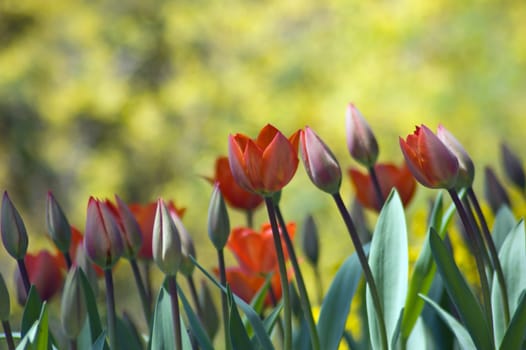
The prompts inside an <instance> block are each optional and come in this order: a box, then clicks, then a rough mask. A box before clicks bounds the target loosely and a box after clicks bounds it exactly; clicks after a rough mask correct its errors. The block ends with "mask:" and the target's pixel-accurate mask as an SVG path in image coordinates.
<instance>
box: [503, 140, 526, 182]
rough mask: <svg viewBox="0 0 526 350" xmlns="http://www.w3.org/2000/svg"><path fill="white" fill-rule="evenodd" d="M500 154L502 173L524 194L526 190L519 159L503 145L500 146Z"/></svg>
mask: <svg viewBox="0 0 526 350" xmlns="http://www.w3.org/2000/svg"><path fill="white" fill-rule="evenodd" d="M500 153H501V155H502V164H503V166H504V173H505V174H506V176H507V177H508V179H509V180H510V181H511V183H512V184H514V185H515V186H517V188H518V189H520V190H521V191H523V192H524V190H525V189H526V175H525V174H524V168H523V167H522V162H521V160H520V158H519V157H518V156H517V154H515V153H513V152H512V150H511V149H510V148H509V147H508V146H507V145H506V144H505V143H502V144H501V145H500Z"/></svg>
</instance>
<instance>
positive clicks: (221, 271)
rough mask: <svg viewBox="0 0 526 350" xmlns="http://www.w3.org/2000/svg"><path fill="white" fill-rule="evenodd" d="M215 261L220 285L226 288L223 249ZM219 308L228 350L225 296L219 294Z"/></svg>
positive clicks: (228, 333)
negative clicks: (217, 265) (220, 307)
mask: <svg viewBox="0 0 526 350" xmlns="http://www.w3.org/2000/svg"><path fill="white" fill-rule="evenodd" d="M217 259H218V261H219V278H220V280H221V284H222V285H223V287H225V288H226V268H225V255H224V254H223V249H218V250H217ZM221 306H222V309H223V331H224V334H225V349H227V350H230V349H231V348H232V343H231V342H230V332H229V331H228V324H229V322H228V302H227V300H226V294H225V293H221Z"/></svg>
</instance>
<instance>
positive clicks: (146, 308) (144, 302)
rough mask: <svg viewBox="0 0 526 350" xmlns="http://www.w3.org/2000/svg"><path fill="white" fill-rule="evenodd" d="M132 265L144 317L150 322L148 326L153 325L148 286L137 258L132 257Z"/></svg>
mask: <svg viewBox="0 0 526 350" xmlns="http://www.w3.org/2000/svg"><path fill="white" fill-rule="evenodd" d="M129 261H130V266H131V268H132V272H133V278H134V279H135V284H136V285H137V289H138V291H139V297H140V299H141V306H142V312H143V313H144V319H145V320H146V323H147V324H148V328H150V327H151V326H152V322H151V321H152V319H151V308H150V303H149V298H148V293H147V292H146V287H145V285H144V281H143V279H142V277H141V272H140V271H139V265H137V260H136V259H135V258H133V259H130V260H129Z"/></svg>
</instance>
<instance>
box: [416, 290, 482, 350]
mask: <svg viewBox="0 0 526 350" xmlns="http://www.w3.org/2000/svg"><path fill="white" fill-rule="evenodd" d="M420 297H421V298H422V299H424V300H425V301H426V302H427V303H428V304H429V305H431V307H432V308H433V309H435V311H436V312H437V313H438V315H439V316H440V318H441V319H442V320H443V321H444V323H445V324H446V325H447V326H448V327H449V329H451V331H452V332H453V333H454V334H455V337H456V338H457V340H458V343H459V344H460V348H461V349H463V350H476V349H477V348H476V347H475V344H473V340H471V337H470V335H469V333H468V331H466V329H465V328H464V326H462V325H461V324H460V323H459V322H458V321H457V320H456V319H455V318H454V317H453V316H451V315H450V314H449V313H447V311H445V310H444V309H442V308H441V307H440V305H438V304H437V303H435V302H434V301H433V300H431V299H429V298H428V297H426V296H425V295H423V294H420ZM421 349H424V348H421Z"/></svg>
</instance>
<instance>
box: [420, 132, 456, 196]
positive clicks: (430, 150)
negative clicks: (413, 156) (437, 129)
mask: <svg viewBox="0 0 526 350" xmlns="http://www.w3.org/2000/svg"><path fill="white" fill-rule="evenodd" d="M421 130H422V134H421V135H420V137H419V138H418V148H419V153H420V165H421V168H422V169H424V171H425V172H426V174H427V178H428V179H429V180H430V182H431V183H432V184H433V185H434V186H433V187H436V186H442V185H446V184H448V183H451V185H453V183H454V180H455V178H456V174H457V173H458V160H457V157H456V156H455V155H454V154H453V153H451V151H449V149H448V148H447V146H446V145H444V143H443V142H442V141H440V139H439V138H438V137H437V136H436V135H435V134H434V133H433V132H432V131H431V130H429V128H428V127H426V126H425V125H422V127H421Z"/></svg>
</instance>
